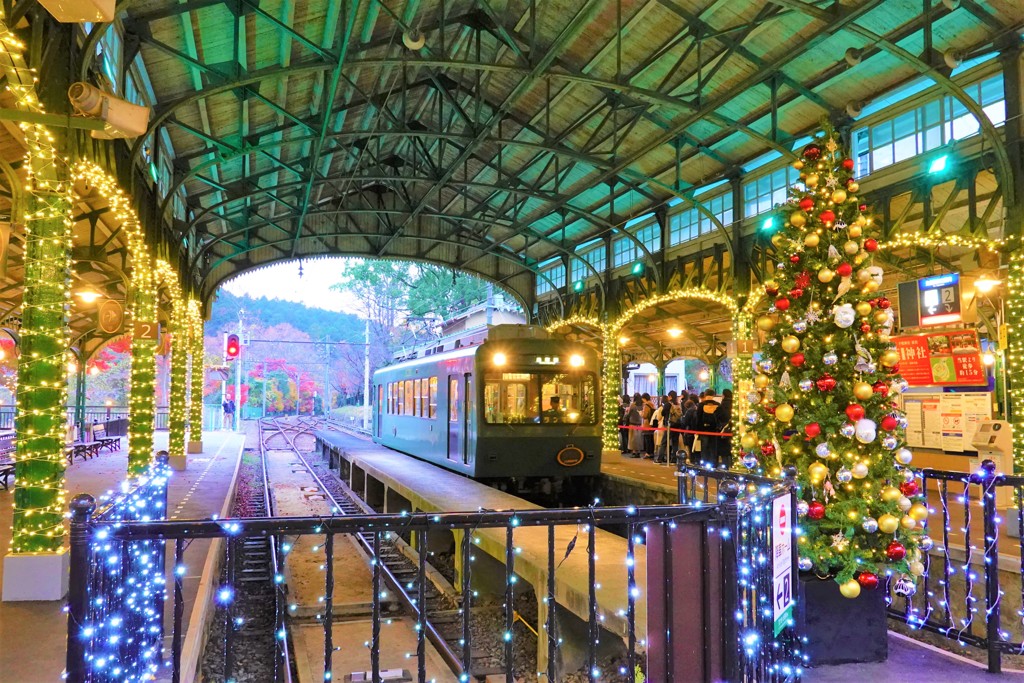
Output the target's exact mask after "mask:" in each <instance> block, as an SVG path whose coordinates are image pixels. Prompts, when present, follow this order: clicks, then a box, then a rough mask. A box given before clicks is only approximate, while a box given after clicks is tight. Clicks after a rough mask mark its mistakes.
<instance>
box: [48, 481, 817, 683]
mask: <svg viewBox="0 0 1024 683" xmlns="http://www.w3.org/2000/svg"><path fill="white" fill-rule="evenodd" d="M160 487H161V481H160V478H159V477H154V478H153V479H151V480H148V481H147V482H144V483H143V485H142V486H140V487H139V489H136V490H134V491H133V492H130V493H127V494H124V495H123V496H122V497H121V498H119V499H118V500H117V501H115V503H113V504H112V505H111V506H109V507H108V508H107V509H106V510H105V511H104V512H103V513H101V514H100V515H99V516H96V517H90V514H89V513H90V510H89V506H88V505H87V504H85V502H84V501H83V500H82V499H76V501H75V503H74V504H73V506H72V508H73V516H72V557H71V565H72V566H71V571H72V586H71V588H72V590H71V594H70V597H69V611H70V618H69V631H68V645H69V647H68V669H67V680H69V681H71V682H72V683H81V682H85V681H108V680H121V679H125V678H126V677H129V676H128V675H127V673H126V672H125V671H123V670H118V671H115V670H114V669H113V668H111V667H115V668H118V669H121V668H125V667H130V668H131V674H132V675H135V674H140V675H141V674H145V675H149V674H151V673H152V672H154V671H155V670H156V669H158V668H160V667H161V666H164V667H169V669H170V672H169V673H170V677H171V678H172V680H175V681H176V680H178V677H179V676H183V675H185V673H186V672H182V670H181V666H182V664H181V621H182V605H183V603H182V591H181V576H180V575H179V572H178V571H177V569H178V568H180V567H181V566H182V565H181V553H182V548H183V544H184V543H187V542H189V541H191V540H193V539H199V538H222V539H225V541H226V546H227V548H226V552H227V556H228V557H229V558H230V557H231V555H232V553H237V552H238V551H239V549H240V548H241V547H242V545H243V544H244V543H245V542H246V539H265V538H268V537H270V538H275V539H278V538H279V539H284V538H285V537H290V536H295V535H313V536H320V537H322V543H318V547H319V548H320V550H321V552H323V559H324V569H325V571H324V593H323V594H324V596H326V597H325V599H324V601H323V603H322V605H321V607H320V608H319V609H320V613H319V614H318V615H317V618H318V621H319V622H320V623H321V624H322V628H323V643H322V644H323V654H324V656H323V666H324V678H323V680H331V679H332V678H339V679H340V672H335V671H333V666H334V664H333V662H332V653H333V652H334V650H335V649H336V648H335V641H334V634H333V630H332V628H331V624H332V623H333V621H334V613H333V609H334V607H333V605H332V600H331V596H332V594H333V586H334V582H335V581H338V580H344V577H336V576H335V575H334V572H333V560H334V556H335V553H336V552H340V551H336V550H335V548H336V545H335V544H336V541H340V540H341V539H343V538H344V537H345V536H352V535H356V534H361V535H363V536H364V537H368V538H369V541H370V543H369V545H370V547H371V548H372V551H373V554H372V555H371V558H370V559H371V576H372V596H373V597H372V636H371V637H370V639H369V642H368V649H369V657H370V671H369V680H372V681H375V682H377V681H381V680H383V679H382V672H381V651H382V648H383V647H384V644H383V643H382V640H381V633H380V625H381V622H382V619H385V618H387V617H386V616H382V608H383V605H382V598H383V596H385V595H386V594H388V593H391V592H394V591H397V590H402V591H405V592H406V593H408V594H409V595H410V596H411V597H412V600H411V601H410V602H411V604H409V605H407V607H411V610H407V611H409V612H410V618H411V620H412V621H413V623H414V629H415V634H416V638H417V647H416V652H415V654H414V655H412V657H411V660H410V664H415V667H416V672H415V674H413V675H414V680H418V681H426V680H428V678H427V672H426V655H425V642H426V640H427V639H428V637H429V634H430V631H431V629H432V624H431V618H432V615H431V614H430V613H428V612H429V610H428V609H427V608H426V607H424V608H423V609H420V608H419V607H418V606H419V605H424V606H425V605H426V604H427V602H426V601H425V598H424V596H425V594H426V593H427V591H428V590H429V581H428V577H427V575H426V573H425V570H424V564H423V562H420V563H419V571H418V572H415V573H414V574H413V575H412V576H404V577H401V578H398V577H394V576H389V575H388V573H387V568H386V566H385V563H384V562H382V561H380V560H379V558H380V557H381V553H382V552H385V551H384V548H385V544H386V541H387V539H388V538H389V537H391V536H393V535H404V536H410V537H411V538H412V539H413V540H414V543H415V547H417V548H426V547H427V540H428V535H429V534H431V533H436V532H439V531H441V530H443V531H445V532H454V533H456V534H458V536H457V537H459V538H462V539H463V541H462V542H461V543H459V544H458V545H457V546H456V552H457V553H460V554H461V559H462V562H461V563H460V565H461V575H460V577H459V581H458V582H457V583H459V584H461V586H462V598H461V600H462V602H461V609H460V612H459V613H460V617H459V618H460V619H461V621H462V625H461V630H462V634H463V637H462V640H461V643H460V647H459V648H457V651H456V652H455V661H453V662H448V664H449V666H451V668H452V670H453V672H454V673H455V674H456V676H457V677H458V678H459V680H467V681H468V680H470V678H471V677H474V678H475V677H476V673H477V672H476V671H474V666H475V664H474V662H475V661H476V659H477V654H476V653H477V650H476V649H475V648H477V647H478V646H479V645H478V643H477V642H476V641H475V640H474V629H473V628H471V623H470V622H471V619H473V617H472V613H473V610H472V606H473V601H474V597H473V596H474V595H475V593H474V590H473V587H474V584H473V581H474V579H473V572H474V571H483V569H481V568H474V563H473V562H472V561H471V560H472V559H473V557H472V556H473V554H474V553H476V552H480V550H479V548H478V546H477V541H478V539H479V534H482V533H487V531H486V530H496V533H495V536H496V537H499V538H502V539H504V543H505V562H504V563H503V564H504V579H505V584H504V585H505V586H506V588H505V591H506V592H505V594H504V596H503V597H504V602H503V609H504V613H505V622H504V623H505V624H506V626H507V627H506V629H505V632H504V633H503V634H502V641H503V642H502V654H501V655H500V656H501V658H502V662H503V665H502V670H503V672H504V677H505V680H506V681H510V682H511V681H513V680H514V679H515V677H516V676H517V675H521V674H523V673H525V672H517V671H515V670H514V665H513V664H512V662H513V655H512V652H513V648H514V647H515V646H516V639H517V637H518V636H516V634H515V631H514V629H513V628H512V624H513V623H514V620H515V618H516V613H515V612H514V607H513V606H514V597H515V596H514V592H515V591H517V590H519V587H518V586H517V578H518V575H517V564H518V563H519V562H520V561H521V560H519V559H518V552H519V550H518V548H517V543H516V538H517V535H518V534H522V533H524V532H523V530H524V529H527V528H531V527H534V528H536V527H540V528H546V529H547V534H546V538H547V544H546V545H547V548H546V550H547V577H548V578H547V583H546V586H544V585H539V586H535V589H536V593H537V595H538V597H541V598H543V599H544V603H545V604H547V605H552V606H553V605H554V604H555V602H556V581H555V573H556V571H557V568H558V566H559V565H560V564H561V562H562V561H564V559H566V558H567V557H568V556H569V555H570V554H572V553H574V552H575V553H577V554H580V553H583V554H585V556H586V567H587V570H586V571H587V572H588V573H589V576H588V579H589V586H590V590H589V595H588V597H587V599H586V601H585V606H580V609H581V612H580V613H581V614H582V615H585V616H584V618H583V621H584V622H585V628H586V633H587V636H586V639H585V640H584V644H583V645H582V647H584V648H586V655H585V663H586V672H588V673H585V674H584V675H585V676H587V677H589V679H590V680H591V681H593V680H597V678H598V677H599V676H601V672H600V670H599V662H598V659H597V658H598V641H601V640H602V639H605V640H606V639H607V638H608V637H609V636H608V635H607V634H606V633H604V632H603V631H602V628H603V627H607V626H608V624H607V623H606V622H605V620H606V618H611V616H613V613H611V612H608V611H607V607H606V606H605V605H604V604H599V601H598V598H597V595H598V592H597V590H598V588H599V586H598V581H597V579H596V576H597V568H598V565H599V563H598V558H597V554H596V534H597V533H598V532H597V528H598V526H599V525H600V526H605V525H612V526H613V527H614V528H617V529H621V530H623V531H625V533H626V542H625V543H624V544H623V547H624V548H625V556H624V557H618V558H615V557H601V560H600V565H601V566H605V565H608V564H610V565H611V566H621V567H622V569H621V571H622V572H623V574H624V578H625V582H624V585H625V587H626V588H625V590H624V596H623V597H622V600H623V605H622V607H623V608H624V610H623V612H622V613H614V616H615V618H616V619H618V620H620V621H621V622H623V623H624V624H625V628H624V630H623V631H622V632H620V633H619V635H621V637H622V642H623V643H624V645H625V656H624V662H623V666H622V669H621V671H620V672H619V674H620V676H621V680H629V681H630V682H631V683H632V681H633V680H634V671H635V669H636V667H637V665H640V666H641V667H642V666H643V664H644V662H645V659H644V656H645V655H647V656H650V651H649V650H648V651H647V652H646V653H645V652H644V651H643V648H644V647H645V643H644V642H642V639H640V638H638V637H637V623H636V619H637V614H638V611H637V601H638V600H640V599H645V600H647V601H648V603H647V607H648V610H651V609H652V605H651V602H652V601H668V602H670V603H671V604H664V605H663V606H662V607H663V611H666V612H667V613H672V612H673V611H675V612H678V613H680V614H687V610H688V609H689V608H690V606H692V605H699V606H701V607H700V609H702V610H703V613H704V614H705V618H706V619H707V620H708V621H707V623H706V625H705V626H704V629H705V630H706V632H709V633H710V632H717V633H721V634H722V636H723V637H721V638H707V637H705V638H704V639H703V640H704V641H705V642H704V645H703V652H699V651H698V655H699V656H702V657H703V659H704V660H706V662H705V663H704V664H703V665H702V666H704V667H705V668H704V670H705V671H706V676H704V677H702V679H706V680H730V681H751V682H752V681H795V680H798V679H799V674H800V667H799V665H798V664H796V663H795V661H796V658H798V653H796V652H795V649H794V647H793V646H792V643H793V642H795V641H794V640H793V639H791V638H789V637H788V632H787V634H784V635H783V637H782V638H776V637H775V636H774V634H773V633H772V632H771V629H772V619H771V617H770V616H766V615H770V613H771V610H770V609H767V604H768V603H770V597H769V596H770V595H771V581H772V577H771V576H770V571H771V570H770V564H769V566H768V568H766V567H764V566H763V562H761V561H760V560H759V558H761V557H763V554H764V553H765V552H768V546H767V545H766V544H767V543H768V542H769V541H768V535H769V534H770V532H769V531H767V530H766V529H765V528H764V527H765V524H766V523H767V519H770V515H769V516H768V517H766V516H765V515H764V505H765V503H766V501H768V502H767V504H768V505H769V506H770V504H771V503H770V501H771V499H772V496H775V495H780V494H781V495H789V496H791V495H792V493H791V491H790V490H789V489H778V488H776V489H771V488H768V489H766V490H764V491H761V492H760V493H759V495H757V496H753V497H747V498H743V499H740V498H738V494H739V491H740V489H739V487H738V486H735V485H733V486H732V488H729V486H724V488H723V491H724V492H725V494H726V495H724V497H723V500H722V502H721V504H717V505H715V504H711V505H704V504H700V505H683V506H680V505H674V506H658V507H626V508H585V509H567V510H523V511H501V512H491V511H482V512H474V513H456V512H453V513H442V514H433V513H429V514H428V513H413V514H379V515H346V516H334V517H327V518H322V517H316V518H305V517H302V518H300V517H293V518H252V519H239V520H232V519H224V520H203V521H159V520H160V517H161V515H162V511H163V505H164V502H163V501H164V500H165V499H164V498H161V494H160V493H158V490H159V489H160ZM163 490H165V489H163ZM162 495H166V494H165V493H164V494H162ZM118 515H123V520H124V521H121V520H120V519H117V517H118ZM559 527H568V528H569V529H570V530H571V531H572V534H571V535H572V540H571V542H568V543H566V542H565V539H566V535H565V534H562V535H561V536H557V538H560V539H561V540H560V541H559V542H558V543H556V533H555V531H556V529H557V528H559ZM681 528H686V529H689V530H690V531H691V532H692V533H694V534H695V536H694V537H693V538H694V539H696V542H695V545H694V546H693V547H692V548H691V551H692V552H690V553H688V555H691V556H692V555H696V556H698V558H699V557H700V556H701V555H700V553H702V552H703V551H704V550H705V549H706V548H707V547H708V546H711V547H713V548H714V551H713V552H712V555H709V557H715V558H720V562H712V561H708V560H706V559H705V560H704V561H703V565H701V562H700V561H699V560H698V562H697V564H698V566H703V572H702V575H703V578H702V581H701V582H700V583H699V585H701V586H702V588H701V589H700V590H697V589H692V590H688V591H686V592H682V593H680V592H678V591H677V594H676V595H675V596H674V597H673V595H672V592H671V589H669V590H668V591H667V592H666V591H663V590H660V589H658V587H656V586H651V585H648V586H642V585H638V584H637V569H636V566H635V565H636V563H635V562H634V561H633V553H634V551H635V549H636V547H637V546H638V545H640V544H643V543H645V542H647V540H648V539H649V538H650V536H649V535H650V533H652V531H654V530H657V529H660V530H662V531H664V532H665V533H666V534H668V533H672V532H674V531H675V530H678V529H681ZM533 533H536V532H533ZM520 538H521V537H520ZM535 538H536V537H535ZM165 542H172V543H173V544H174V548H175V562H174V563H173V567H174V568H175V571H173V576H170V577H168V576H166V575H165V574H164V572H163V571H161V568H162V567H163V564H162V563H161V559H162V556H161V555H159V550H158V549H159V548H160V547H161V546H162V545H163V544H164V543H165ZM282 542H283V541H282ZM665 552H668V555H669V556H668V557H665V558H663V560H664V562H667V563H668V564H669V565H671V562H672V558H671V549H669V550H667V551H665ZM709 552H710V551H709ZM649 553H650V551H648V557H647V561H648V565H650V563H651V562H652V559H651V557H650V556H649ZM616 563H619V564H618V565H616ZM477 564H479V563H477ZM228 566H229V567H230V563H229V564H228ZM793 568H794V569H795V565H793ZM521 569H522V567H520V570H521ZM542 571H543V570H542ZM766 572H767V573H766ZM519 580H521V579H519ZM170 582H173V585H174V591H173V595H174V609H173V615H174V617H173V626H172V637H171V639H170V642H169V644H168V647H169V650H170V652H169V657H168V653H166V652H163V653H162V652H160V647H159V642H160V637H161V636H162V634H163V626H162V622H161V621H160V619H161V617H162V614H163V611H162V608H161V605H160V604H159V603H160V602H161V601H162V600H164V599H165V597H166V592H167V591H166V586H167V585H168V583H170ZM669 584H671V582H669ZM125 585H128V586H130V587H131V589H130V590H129V591H124V590H123V587H124V586H125ZM521 585H522V584H521V583H520V584H519V586H521ZM385 586H387V590H385ZM245 590H246V584H245V583H244V582H242V581H236V580H234V578H233V576H232V575H231V574H230V571H229V573H228V574H227V580H226V581H225V582H224V583H222V584H221V585H220V586H219V588H218V589H217V590H216V591H215V593H216V595H217V598H218V600H219V601H220V603H221V605H222V606H223V605H227V606H228V607H229V609H230V605H231V603H232V601H234V600H237V599H239V598H240V597H241V594H242V592H243V591H245ZM602 594H604V592H602ZM115 597H116V599H114V598H115ZM603 600H604V599H603ZM766 600H767V601H768V603H766ZM616 609H617V608H616ZM546 614H547V616H546V620H544V619H542V621H543V622H544V623H540V624H537V628H536V629H535V630H536V631H538V632H540V635H539V636H538V637H539V638H547V639H549V641H550V642H549V648H550V651H551V652H556V651H558V650H559V649H560V648H561V643H560V641H559V640H558V637H560V634H559V632H558V628H557V626H556V623H555V609H553V608H552V609H548V610H546ZM140 626H141V628H136V627H140ZM136 633H138V634H139V636H138V637H132V636H133V634H136ZM281 635H282V637H284V630H283V629H282V630H281ZM648 635H650V634H648ZM695 642H697V643H700V639H696V641H695ZM224 647H226V648H228V654H229V656H230V648H231V647H232V643H231V642H230V640H228V642H226V643H224ZM669 656H671V655H669ZM164 658H166V660H167V661H166V662H163V659H164ZM162 662H163V663H162ZM719 672H720V673H721V674H722V675H719ZM161 673H162V677H164V676H166V675H167V673H168V672H167V671H166V668H165V670H164V671H162V672H161ZM545 673H546V675H547V676H548V680H552V681H557V680H563V674H567V673H570V672H562V671H559V670H558V668H557V664H556V661H555V657H550V658H549V661H548V664H547V668H546V671H545ZM601 677H602V679H604V678H605V677H603V676H601ZM614 680H620V679H614ZM648 680H649V681H652V682H653V681H654V680H656V679H654V678H648ZM657 680H659V682H661V681H663V682H664V683H672V682H673V681H687V680H695V679H694V678H690V677H682V676H673V674H672V671H671V670H670V671H669V672H668V673H667V675H665V676H664V677H662V678H659V679H657Z"/></svg>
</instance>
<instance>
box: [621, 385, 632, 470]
mask: <svg viewBox="0 0 1024 683" xmlns="http://www.w3.org/2000/svg"><path fill="white" fill-rule="evenodd" d="M629 404H630V399H629V395H628V394H623V395H622V396H620V397H619V451H620V452H621V453H622V454H623V455H625V454H626V453H627V452H629V430H628V429H626V424H627V423H626V416H627V415H628V414H629Z"/></svg>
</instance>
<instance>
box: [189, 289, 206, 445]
mask: <svg viewBox="0 0 1024 683" xmlns="http://www.w3.org/2000/svg"><path fill="white" fill-rule="evenodd" d="M189 317H190V321H189V322H190V329H189V339H190V342H191V343H190V345H189V346H190V348H191V364H190V366H189V384H190V385H191V388H192V390H191V395H190V396H189V409H188V424H189V434H188V452H189V453H202V452H203V384H204V370H205V368H204V362H203V361H204V347H203V333H204V324H203V317H202V314H201V313H200V312H199V304H198V302H196V301H194V300H193V301H189Z"/></svg>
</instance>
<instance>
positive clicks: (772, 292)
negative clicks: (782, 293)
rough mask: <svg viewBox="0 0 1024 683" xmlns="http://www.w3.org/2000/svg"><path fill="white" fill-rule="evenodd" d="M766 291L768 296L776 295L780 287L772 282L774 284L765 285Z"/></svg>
mask: <svg viewBox="0 0 1024 683" xmlns="http://www.w3.org/2000/svg"><path fill="white" fill-rule="evenodd" d="M764 293H765V294H767V295H768V296H775V295H776V294H778V293H779V288H778V287H777V286H775V285H774V284H772V285H765V286H764Z"/></svg>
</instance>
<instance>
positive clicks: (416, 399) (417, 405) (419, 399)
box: [412, 379, 423, 417]
mask: <svg viewBox="0 0 1024 683" xmlns="http://www.w3.org/2000/svg"><path fill="white" fill-rule="evenodd" d="M422 382H423V381H422V380H420V379H414V380H413V381H412V400H413V404H412V416H413V417H419V416H420V415H422V414H423V391H422V388H423V387H422V386H421V385H422Z"/></svg>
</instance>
